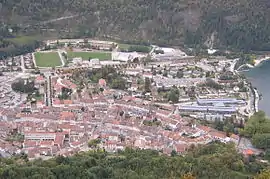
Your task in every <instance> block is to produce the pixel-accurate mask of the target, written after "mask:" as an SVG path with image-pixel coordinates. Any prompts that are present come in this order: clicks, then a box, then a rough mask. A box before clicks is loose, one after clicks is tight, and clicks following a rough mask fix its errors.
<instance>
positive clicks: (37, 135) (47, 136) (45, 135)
mask: <svg viewBox="0 0 270 179" xmlns="http://www.w3.org/2000/svg"><path fill="white" fill-rule="evenodd" d="M55 137H56V133H54V132H26V133H24V139H25V140H55Z"/></svg>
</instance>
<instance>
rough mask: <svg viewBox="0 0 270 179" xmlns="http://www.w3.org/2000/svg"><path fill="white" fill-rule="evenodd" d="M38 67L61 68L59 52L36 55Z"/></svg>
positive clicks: (38, 53)
mask: <svg viewBox="0 0 270 179" xmlns="http://www.w3.org/2000/svg"><path fill="white" fill-rule="evenodd" d="M35 60H36V65H37V66H38V67H56V66H61V65H62V63H61V60H60V57H59V55H58V53H57V52H46V53H40V52H37V53H35Z"/></svg>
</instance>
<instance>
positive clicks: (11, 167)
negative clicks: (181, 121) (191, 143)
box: [0, 143, 269, 179]
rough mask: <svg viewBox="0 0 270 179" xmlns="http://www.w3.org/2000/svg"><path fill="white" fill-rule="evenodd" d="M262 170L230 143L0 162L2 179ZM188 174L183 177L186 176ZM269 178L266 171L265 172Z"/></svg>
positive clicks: (223, 174) (240, 176) (206, 175)
mask: <svg viewBox="0 0 270 179" xmlns="http://www.w3.org/2000/svg"><path fill="white" fill-rule="evenodd" d="M263 168H264V166H263V165H261V164H259V163H257V162H255V161H254V159H250V160H249V159H246V160H244V159H243V157H242V156H241V155H239V154H238V153H237V151H236V150H235V147H234V146H233V145H231V144H228V145H225V144H220V143H213V144H210V145H206V146H202V147H200V148H192V149H191V150H190V151H189V153H188V154H187V155H185V156H184V157H182V156H177V155H175V153H174V154H173V156H172V157H168V156H163V155H159V153H158V152H157V151H151V150H132V149H126V150H125V151H121V152H118V153H115V154H108V153H104V152H101V151H96V152H87V153H81V154H76V155H75V156H73V157H61V156H58V157H56V158H54V159H50V160H47V161H42V160H35V161H31V162H29V161H27V158H26V156H25V155H22V156H21V157H19V156H18V157H17V158H15V159H3V158H1V162H0V178H3V179H14V178H20V179H40V178H43V179H77V178H78V179H106V178H108V179H109V178H110V179H114V178H115V179H176V178H177V179H179V178H181V179H188V178H189V179H194V178H200V179H217V178H219V179H223V178H224V179H228V178H229V179H247V178H253V176H254V175H256V173H257V172H259V171H261V170H262V169H263ZM188 173H189V175H186V174H188ZM264 175H267V176H268V177H269V172H268V173H267V172H266V173H265V174H264Z"/></svg>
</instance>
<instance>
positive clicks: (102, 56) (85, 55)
mask: <svg viewBox="0 0 270 179" xmlns="http://www.w3.org/2000/svg"><path fill="white" fill-rule="evenodd" d="M75 57H81V58H82V59H83V60H89V59H93V58H98V59H99V60H111V59H112V54H111V53H110V52H71V51H69V52H68V58H75Z"/></svg>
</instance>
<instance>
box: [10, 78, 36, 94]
mask: <svg viewBox="0 0 270 179" xmlns="http://www.w3.org/2000/svg"><path fill="white" fill-rule="evenodd" d="M11 88H12V90H14V91H17V92H21V93H33V92H34V91H35V90H36V89H35V84H34V81H31V80H29V79H26V80H24V79H18V80H16V81H15V82H13V83H12V84H11Z"/></svg>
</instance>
